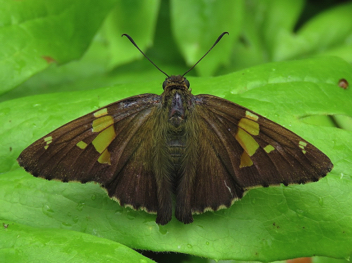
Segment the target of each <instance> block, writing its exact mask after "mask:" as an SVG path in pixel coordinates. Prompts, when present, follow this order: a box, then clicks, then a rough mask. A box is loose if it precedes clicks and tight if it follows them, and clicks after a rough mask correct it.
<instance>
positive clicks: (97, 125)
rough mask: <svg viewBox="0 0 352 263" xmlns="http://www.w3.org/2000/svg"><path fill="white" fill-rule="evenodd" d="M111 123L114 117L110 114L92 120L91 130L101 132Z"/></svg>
mask: <svg viewBox="0 0 352 263" xmlns="http://www.w3.org/2000/svg"><path fill="white" fill-rule="evenodd" d="M113 124H114V118H113V117H112V116H111V115H107V116H104V117H101V118H99V119H96V120H94V121H93V123H92V132H101V131H102V130H105V129H106V128H108V127H109V126H111V125H113Z"/></svg>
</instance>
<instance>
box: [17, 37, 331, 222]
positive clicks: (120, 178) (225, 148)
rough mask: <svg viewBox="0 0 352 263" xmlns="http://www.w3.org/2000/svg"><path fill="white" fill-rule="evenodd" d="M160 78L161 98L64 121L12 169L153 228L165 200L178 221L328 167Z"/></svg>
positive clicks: (261, 123)
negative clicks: (115, 207)
mask: <svg viewBox="0 0 352 263" xmlns="http://www.w3.org/2000/svg"><path fill="white" fill-rule="evenodd" d="M224 34H228V33H227V32H224V33H223V34H221V35H220V36H219V38H218V39H217V40H216V42H215V43H214V45H213V46H212V47H211V48H210V49H209V51H210V50H211V49H212V48H213V47H214V46H215V45H216V44H217V43H218V42H219V41H220V39H221V38H222V36H223V35H224ZM125 36H127V37H128V38H129V40H130V41H131V42H132V43H133V44H134V45H135V46H136V47H137V48H138V46H137V45H136V44H135V42H134V41H133V40H132V38H131V37H129V36H128V35H125ZM138 50H140V49H139V48H138ZM209 51H208V52H209ZM140 52H141V53H142V54H143V55H144V53H143V52H142V51H141V50H140ZM208 52H207V53H206V54H208ZM206 54H205V55H206ZM205 55H204V56H205ZM204 56H203V57H202V58H204ZM202 58H201V59H202ZM148 59H149V58H148ZM201 59H200V60H201ZM149 60H150V59H149ZM200 60H199V61H200ZM199 61H198V62H199ZM151 62H152V61H151ZM198 62H197V63H198ZM152 63H153V62H152ZM197 63H196V64H197ZM196 64H195V65H196ZM153 65H154V66H156V65H155V64H154V63H153ZM195 65H194V66H195ZM194 66H193V67H194ZM156 67H157V66H156ZM193 67H192V68H191V69H193ZM157 68H158V67H157ZM158 69H159V68H158ZM191 69H189V70H188V71H187V72H186V73H188V72H189V71H190V70H191ZM159 70H160V69H159ZM160 71H161V70H160ZM161 72H162V73H164V74H165V75H166V76H167V78H166V80H165V81H164V83H163V89H164V92H163V93H162V94H161V95H156V94H143V95H138V96H133V97H130V98H127V99H123V100H120V101H117V102H115V103H112V104H110V105H108V106H106V107H104V108H101V109H98V110H96V111H94V112H92V113H89V114H87V115H85V116H83V117H80V118H78V119H76V120H73V121H71V122H69V123H67V124H65V125H64V126H62V127H60V128H58V129H56V130H55V131H53V132H51V133H49V134H48V135H46V136H44V137H43V138H41V139H39V140H38V141H36V142H35V143H33V144H32V145H30V146H29V147H28V148H26V149H25V150H24V151H23V152H22V153H21V155H20V156H19V158H18V162H19V164H20V165H21V166H23V167H24V168H25V169H26V170H27V171H28V172H30V173H32V174H33V175H34V176H39V177H43V178H45V179H48V180H51V179H58V180H61V181H63V182H69V181H80V182H82V183H86V182H90V181H94V182H97V183H99V184H100V185H101V186H102V187H103V188H105V189H106V190H107V192H108V194H109V196H110V197H111V198H113V199H115V200H116V201H118V202H119V203H120V205H122V206H129V207H131V208H133V209H136V210H137V209H142V210H145V211H146V212H148V213H157V218H156V222H157V223H158V224H162V225H163V224H167V223H168V222H169V221H170V220H171V218H172V213H173V203H174V202H175V216H176V218H177V219H178V220H179V221H181V222H183V223H185V224H187V223H191V222H193V217H192V214H197V213H203V212H205V211H209V210H211V211H216V210H219V209H221V208H226V207H230V206H231V205H232V204H233V202H234V201H236V200H238V199H240V198H241V197H242V196H243V193H244V192H245V191H247V190H249V189H251V188H253V187H260V186H264V187H267V186H269V185H278V184H281V183H282V184H284V185H288V184H293V183H306V182H310V181H317V180H319V178H321V177H323V176H325V175H326V174H327V173H328V172H329V171H330V170H331V169H332V167H333V164H332V163H331V161H330V160H329V158H328V157H327V156H326V155H325V154H324V153H322V152H321V151H319V150H318V149H317V148H315V147H314V146H313V145H311V144H310V143H308V142H307V141H306V140H304V139H302V138H301V137H299V136H297V135H296V134H294V133H293V132H291V131H289V130H287V129H285V128H284V127H282V126H280V125H278V124H276V123H274V122H272V121H270V120H268V119H266V118H264V117H262V116H260V115H259V114H257V113H254V112H253V111H250V110H248V109H246V108H244V107H242V106H240V105H237V104H235V103H233V102H231V101H228V100H225V99H222V98H219V97H215V96H212V95H196V96H194V95H192V93H191V90H190V84H189V82H188V80H187V79H186V78H185V77H184V75H185V74H186V73H185V74H183V75H182V76H168V75H167V74H166V73H165V72H163V71H161ZM174 196H175V200H174V198H173V197H174Z"/></svg>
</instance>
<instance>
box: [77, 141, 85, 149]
mask: <svg viewBox="0 0 352 263" xmlns="http://www.w3.org/2000/svg"><path fill="white" fill-rule="evenodd" d="M87 145H88V144H86V143H85V142H84V141H80V142H78V143H77V144H76V146H77V147H78V148H81V149H82V150H84V149H85V148H86V147H87Z"/></svg>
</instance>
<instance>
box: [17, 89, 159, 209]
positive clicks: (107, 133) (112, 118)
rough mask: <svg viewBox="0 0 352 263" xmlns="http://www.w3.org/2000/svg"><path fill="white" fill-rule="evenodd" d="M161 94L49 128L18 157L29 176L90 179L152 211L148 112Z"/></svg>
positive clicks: (126, 202)
mask: <svg viewBox="0 0 352 263" xmlns="http://www.w3.org/2000/svg"><path fill="white" fill-rule="evenodd" d="M160 105H161V104H160V96H158V95H154V94H144V95H139V96H134V97H131V98H127V99H124V100H121V101H118V102H115V103H112V104H110V105H108V106H106V107H104V108H101V109H99V110H96V111H94V112H92V113H89V114H87V115H85V116H82V117H80V118H78V119H76V120H73V121H71V122H69V123H67V124H66V125H64V126H62V127H60V128H58V129H56V130H54V131H53V132H51V133H49V134H48V135H46V136H45V137H43V138H41V139H39V140H37V141H36V142H34V143H33V144H32V145H30V146H29V147H28V148H26V149H25V150H24V151H23V152H22V153H21V155H20V156H19V158H18V162H19V164H20V165H21V166H23V167H24V168H25V169H26V170H27V171H28V172H30V173H31V174H33V175H34V176H39V177H43V178H45V179H49V180H50V179H57V180H60V181H64V182H68V181H79V182H82V183H85V182H89V181H95V182H98V183H99V184H101V185H102V186H103V187H104V188H105V189H106V190H107V191H108V193H109V195H110V197H112V198H114V199H117V201H119V202H120V204H121V205H129V206H132V207H133V208H135V209H139V208H141V209H144V210H146V211H148V212H156V211H157V205H158V204H157V197H156V192H157V189H156V182H155V177H154V174H153V172H152V169H151V168H150V167H148V165H146V163H148V161H149V158H150V156H151V155H150V152H149V151H150V150H151V147H150V146H151V144H152V142H151V137H152V136H151V133H152V132H151V131H152V129H151V127H153V118H151V116H152V115H153V112H154V111H155V110H156V108H157V107H158V106H160Z"/></svg>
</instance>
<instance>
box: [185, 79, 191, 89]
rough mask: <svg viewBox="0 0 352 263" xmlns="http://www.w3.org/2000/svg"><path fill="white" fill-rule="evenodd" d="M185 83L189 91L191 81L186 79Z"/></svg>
mask: <svg viewBox="0 0 352 263" xmlns="http://www.w3.org/2000/svg"><path fill="white" fill-rule="evenodd" d="M185 83H186V86H187V88H188V89H189V87H190V86H191V84H190V83H189V81H188V80H187V79H186V78H185Z"/></svg>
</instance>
